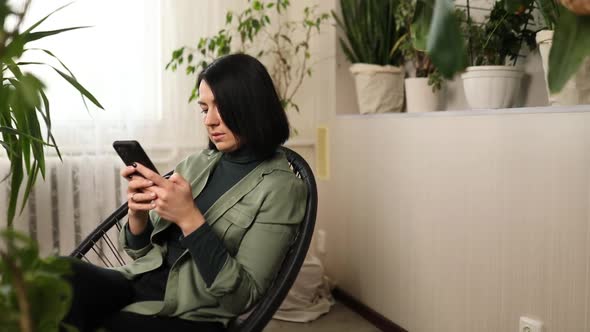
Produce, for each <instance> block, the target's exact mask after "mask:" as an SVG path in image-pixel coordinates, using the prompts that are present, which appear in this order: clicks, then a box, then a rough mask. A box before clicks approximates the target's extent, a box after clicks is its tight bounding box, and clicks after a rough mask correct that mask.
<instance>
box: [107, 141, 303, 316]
mask: <svg viewBox="0 0 590 332" xmlns="http://www.w3.org/2000/svg"><path fill="white" fill-rule="evenodd" d="M221 155H222V153H220V152H217V151H213V150H204V151H203V152H202V153H200V154H195V155H192V156H190V157H188V158H187V159H185V160H184V161H182V162H181V163H180V164H179V165H178V166H177V167H176V169H175V172H177V173H179V174H180V175H182V176H183V177H184V178H185V179H186V180H187V181H188V182H189V183H190V184H191V188H192V193H193V196H194V197H197V196H198V195H199V193H200V192H201V191H202V190H203V188H204V187H205V184H206V183H207V179H208V177H209V175H210V174H211V170H212V168H213V166H214V165H215V164H216V163H217V162H218V161H219V158H220V157H221ZM306 198H307V189H306V187H305V184H304V183H303V181H302V180H301V179H299V178H297V177H296V176H295V175H294V173H293V172H292V171H291V169H290V168H289V165H288V163H287V159H286V157H285V154H284V153H283V152H281V151H278V152H277V153H276V154H275V156H274V157H273V158H271V159H269V160H266V161H264V162H262V163H261V164H260V165H258V166H257V167H256V168H255V169H254V170H252V171H251V172H250V173H249V174H248V175H246V176H245V177H244V178H243V179H242V180H240V181H239V182H238V183H237V184H235V185H234V186H233V187H232V188H231V189H230V190H228V191H227V192H226V193H225V194H223V195H222V196H221V197H220V198H219V200H217V202H215V203H214V204H213V205H212V206H211V207H210V208H209V210H207V212H206V213H205V215H204V216H205V220H206V221H207V223H208V224H209V225H211V228H212V230H213V232H215V234H216V235H217V236H218V237H219V238H220V239H221V240H222V241H223V243H224V245H225V247H226V249H227V250H228V252H229V254H230V257H228V259H227V261H226V262H225V265H224V266H223V267H222V269H221V271H219V273H218V275H217V277H216V279H215V280H214V282H213V283H212V284H211V286H210V287H207V286H206V284H205V281H204V280H203V278H202V277H201V275H200V274H199V270H198V268H197V265H196V264H195V262H194V260H193V258H192V257H191V254H190V253H189V251H188V250H185V251H184V252H183V253H182V255H181V256H180V257H179V258H178V260H177V261H176V262H175V263H174V264H173V266H172V267H171V270H170V274H169V276H168V281H167V284H166V292H165V296H164V301H145V302H137V303H133V304H130V305H128V306H127V307H125V308H124V309H123V310H124V311H131V312H135V313H139V314H145V315H162V316H176V317H180V318H183V319H189V320H198V321H218V322H221V323H223V324H225V325H227V324H228V322H229V321H230V320H231V319H232V318H234V317H236V316H238V315H240V314H241V313H243V312H245V311H246V310H247V309H249V308H250V307H251V306H252V305H253V304H255V303H256V302H257V301H258V300H259V299H260V297H261V296H262V294H264V292H265V291H266V289H267V288H268V287H269V285H270V283H271V281H272V279H273V278H274V276H275V274H276V272H277V270H278V268H279V267H280V265H281V263H282V261H283V258H284V256H285V254H286V251H287V249H288V248H289V246H290V244H291V243H292V241H293V238H294V234H295V232H296V229H297V225H298V224H299V223H300V222H301V221H302V219H303V215H304V213H305V202H306ZM150 219H151V221H152V223H153V225H154V230H153V232H152V235H151V241H150V244H149V245H148V246H146V247H145V248H142V249H139V250H132V249H130V248H129V247H128V246H127V244H126V241H125V233H124V229H125V228H123V231H122V232H121V234H120V236H119V241H120V242H121V244H122V245H123V247H124V249H125V251H126V252H127V254H128V255H129V256H130V257H131V258H133V259H134V261H133V262H131V263H129V264H127V265H125V266H123V267H119V268H116V269H117V270H118V271H121V272H122V273H123V274H124V275H125V277H126V278H128V279H133V278H134V277H136V276H137V275H139V274H141V273H144V272H148V271H152V270H154V269H157V268H158V267H159V266H160V265H161V264H162V262H163V258H164V255H165V253H166V245H165V244H164V245H163V246H162V245H158V244H156V243H154V242H153V239H154V235H155V234H157V233H160V232H162V231H163V230H165V229H166V228H167V227H168V226H170V225H171V224H170V222H168V221H166V220H165V219H163V218H161V217H160V216H159V215H158V214H157V213H155V212H154V211H151V212H150Z"/></svg>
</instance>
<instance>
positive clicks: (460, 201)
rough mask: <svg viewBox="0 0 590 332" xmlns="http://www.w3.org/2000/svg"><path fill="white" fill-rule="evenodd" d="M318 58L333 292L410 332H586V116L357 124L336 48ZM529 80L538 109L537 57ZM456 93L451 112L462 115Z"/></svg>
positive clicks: (530, 99) (379, 118) (513, 113)
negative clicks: (532, 329)
mask: <svg viewBox="0 0 590 332" xmlns="http://www.w3.org/2000/svg"><path fill="white" fill-rule="evenodd" d="M336 3H337V1H333V2H332V5H334V7H336ZM322 47H323V48H325V49H324V50H323V51H324V52H326V53H330V50H328V49H330V48H331V49H332V50H333V52H334V53H335V57H333V58H331V60H330V61H331V62H329V63H327V64H326V66H329V67H330V68H329V69H326V70H328V71H329V70H333V73H334V76H333V77H332V78H331V79H333V80H334V83H333V85H329V84H326V83H323V84H324V85H325V86H333V87H334V88H333V90H332V91H333V94H330V93H326V92H325V91H326V89H324V88H323V87H324V85H322V83H320V82H316V83H314V84H315V85H313V86H312V87H310V90H309V91H310V92H309V93H310V95H309V96H311V95H312V94H315V95H321V98H322V99H326V100H328V101H326V102H325V103H326V105H332V108H325V109H322V110H321V114H320V115H319V116H318V118H319V119H321V120H318V121H317V123H318V124H321V125H326V126H327V127H328V128H329V130H330V155H329V158H330V159H331V167H330V170H331V174H330V178H329V180H320V181H319V182H318V184H319V194H320V196H319V198H320V206H319V215H318V228H317V229H324V230H326V232H327V255H326V256H325V257H324V261H325V263H326V267H327V271H328V274H329V275H330V276H331V277H332V278H333V279H335V280H336V282H337V284H338V286H339V287H341V288H342V289H344V290H345V291H347V292H349V293H351V294H352V295H353V296H355V297H356V298H358V299H359V300H360V301H362V302H363V303H365V304H367V305H369V306H370V307H371V308H373V309H375V310H376V311H378V312H379V313H381V314H383V315H384V316H385V317H387V318H389V319H391V320H392V321H394V322H396V323H398V324H400V325H401V326H403V327H404V328H406V329H407V330H409V331H412V332H415V331H420V332H430V331H437V332H439V331H442V332H447V331H448V332H451V331H471V330H474V331H489V332H492V331H508V332H509V331H517V329H518V317H519V316H521V315H529V316H532V317H535V318H538V319H540V320H542V321H544V322H545V326H546V329H545V330H544V331H545V332H553V331H555V332H557V331H559V332H568V331H572V332H579V331H590V314H589V313H590V272H589V271H590V219H589V217H590V216H589V209H588V208H589V205H588V203H589V202H590V153H589V152H588V151H590V131H589V130H588V129H590V112H588V111H590V107H578V108H570V109H565V110H562V111H565V112H564V113H552V112H551V110H555V109H543V110H541V109H525V110H523V109H511V110H503V111H495V112H482V111H480V112H474V111H464V112H438V113H433V114H429V115H423V116H415V115H411V114H384V115H375V116H360V115H358V111H357V106H356V97H355V95H354V93H355V91H354V84H353V81H352V79H351V77H350V74H349V73H348V65H349V64H348V63H347V62H346V60H345V59H344V57H343V55H342V52H341V51H340V50H339V47H338V46H337V40H336V38H335V36H334V39H333V40H332V41H327V42H325V43H323V44H322ZM525 68H526V70H527V73H528V74H529V79H528V82H527V81H525V87H527V88H526V89H525V91H526V92H524V93H523V94H522V102H521V105H526V106H541V105H544V104H545V103H546V101H547V99H546V98H547V96H546V92H545V87H544V79H543V76H542V71H541V67H540V61H539V58H538V55H537V54H532V55H530V56H529V57H528V58H527V64H526V65H525ZM327 73H328V72H327ZM458 84H460V83H457V82H454V83H452V84H451V86H452V87H454V89H453V90H452V91H454V92H452V93H451V96H450V97H449V98H448V101H447V107H446V109H448V110H458V109H466V107H465V100H464V97H463V96H462V92H461V89H460V85H459V86H457V85H458Z"/></svg>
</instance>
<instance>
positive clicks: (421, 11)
mask: <svg viewBox="0 0 590 332" xmlns="http://www.w3.org/2000/svg"><path fill="white" fill-rule="evenodd" d="M433 11H434V3H433V1H432V0H430V1H428V0H418V1H417V2H416V10H415V11H414V18H413V20H412V25H411V29H410V30H411V37H412V43H413V46H414V48H415V49H416V50H418V51H422V52H424V51H426V45H427V42H428V31H429V30H430V25H431V24H432V14H433Z"/></svg>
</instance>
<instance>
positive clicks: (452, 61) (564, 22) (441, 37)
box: [419, 0, 590, 93]
mask: <svg viewBox="0 0 590 332" xmlns="http://www.w3.org/2000/svg"><path fill="white" fill-rule="evenodd" d="M419 1H420V2H421V6H424V7H425V8H426V10H425V12H426V13H427V14H426V15H424V16H423V18H422V22H423V24H424V25H427V26H429V29H428V30H427V32H425V33H424V35H423V37H424V38H426V39H427V41H428V42H427V51H428V53H429V54H430V55H431V57H432V60H433V62H434V63H435V65H436V66H437V67H438V68H439V70H440V71H441V73H442V74H443V76H444V77H446V78H451V77H453V75H454V74H455V73H458V72H460V71H462V70H463V69H464V68H465V67H466V66H467V53H466V48H465V43H464V41H463V39H462V37H461V34H460V26H459V21H458V20H457V18H456V16H455V15H454V10H455V9H454V6H453V2H452V0H419ZM526 3H528V0H506V1H505V2H504V5H505V8H506V10H507V11H509V12H515V11H517V10H518V9H519V8H521V7H522V6H524V5H525V4H526ZM559 6H560V5H559ZM559 8H560V9H559V10H558V11H559V18H558V19H557V20H556V21H555V23H554V25H555V26H554V29H555V35H554V39H553V44H552V46H551V51H550V58H549V64H548V69H549V73H548V84H549V90H550V91H551V92H552V93H555V92H558V91H560V90H561V89H562V88H563V87H564V85H565V83H566V82H567V81H568V80H569V78H570V77H571V76H572V75H573V74H574V73H575V72H576V71H577V70H578V68H579V67H580V65H581V64H582V62H583V61H584V59H585V58H586V57H587V56H588V55H590V38H587V36H588V35H589V34H590V16H585V15H581V14H575V13H573V12H571V11H569V10H566V9H565V8H563V7H559Z"/></svg>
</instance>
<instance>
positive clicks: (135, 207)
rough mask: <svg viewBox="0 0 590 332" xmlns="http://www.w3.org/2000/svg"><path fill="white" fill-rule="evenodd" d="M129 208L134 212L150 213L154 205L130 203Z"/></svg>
mask: <svg viewBox="0 0 590 332" xmlns="http://www.w3.org/2000/svg"><path fill="white" fill-rule="evenodd" d="M127 207H128V208H129V209H130V210H133V211H150V210H152V209H153V206H152V203H149V202H148V203H136V202H133V201H129V202H128V203H127Z"/></svg>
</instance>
